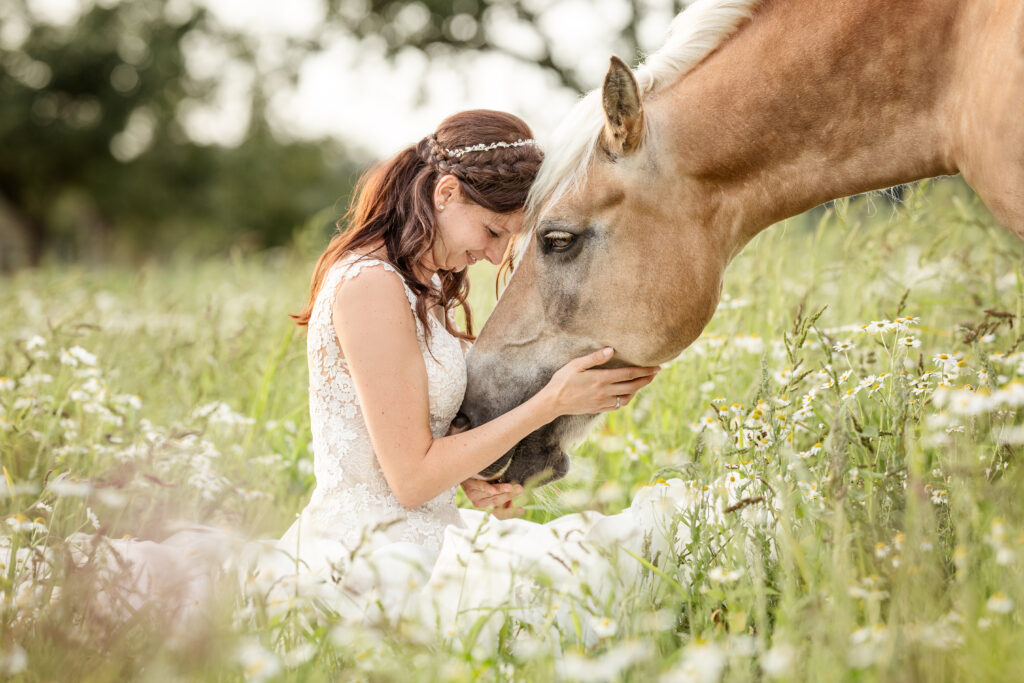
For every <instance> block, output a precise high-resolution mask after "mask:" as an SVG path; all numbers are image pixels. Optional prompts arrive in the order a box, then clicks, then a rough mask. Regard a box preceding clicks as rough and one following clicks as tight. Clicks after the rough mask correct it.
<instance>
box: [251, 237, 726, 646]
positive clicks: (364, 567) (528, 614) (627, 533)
mask: <svg viewBox="0 0 1024 683" xmlns="http://www.w3.org/2000/svg"><path fill="white" fill-rule="evenodd" d="M367 268H383V269H385V270H388V271H391V272H393V273H394V274H395V276H396V277H399V278H400V277H401V276H400V275H399V274H398V272H397V271H396V270H395V269H394V268H392V267H391V266H390V265H389V264H387V263H384V262H382V261H379V260H376V259H373V258H369V257H360V256H358V255H355V254H349V255H347V256H345V257H344V258H343V259H341V260H340V261H339V262H338V263H336V264H335V265H334V266H333V267H332V268H331V269H330V271H329V272H328V274H327V277H326V278H325V280H324V283H323V285H322V286H321V289H320V292H319V293H318V294H317V297H316V300H315V303H314V306H313V312H312V316H311V318H310V321H309V337H308V342H307V354H308V363H309V378H310V379H309V382H310V384H309V396H310V417H311V426H312V432H313V448H314V471H315V474H316V479H317V484H316V489H315V491H314V492H313V496H312V499H311V500H310V502H309V505H308V506H307V507H306V508H305V509H304V510H303V511H302V513H301V514H300V515H299V518H298V519H297V520H296V522H295V523H294V524H293V525H292V527H291V528H290V529H289V530H288V532H287V533H286V534H285V535H284V537H283V538H282V539H281V540H280V541H279V542H278V543H277V544H276V546H275V551H276V554H277V555H276V559H274V560H272V561H270V562H268V561H267V559H264V560H263V562H262V563H261V568H260V572H259V573H260V577H259V578H260V580H259V582H258V585H260V586H261V590H263V591H265V595H266V596H267V598H268V599H269V600H270V602H271V603H272V604H277V605H278V606H279V607H289V606H291V605H292V604H293V603H294V602H295V601H296V600H299V601H303V600H313V601H315V602H316V603H317V604H318V605H321V606H323V607H325V608H327V609H329V610H330V611H332V612H335V613H339V614H342V615H344V616H346V617H348V618H351V619H354V620H380V619H384V620H388V621H395V620H397V619H402V618H407V619H416V620H419V621H420V622H421V623H426V624H432V625H434V626H437V627H439V628H440V629H441V630H442V632H443V633H445V634H448V635H455V634H459V633H466V632H468V631H470V630H472V629H474V628H475V629H477V633H478V634H479V633H491V634H494V633H496V630H497V629H498V628H500V627H501V624H502V623H503V622H504V619H505V616H506V615H511V616H512V617H513V618H514V619H516V621H517V623H519V624H547V627H548V628H551V627H557V626H558V625H559V624H562V625H565V624H566V623H574V624H576V625H579V624H581V623H582V624H583V626H582V628H583V630H584V632H585V633H586V632H589V626H588V624H589V623H590V622H589V621H588V620H587V619H580V614H581V612H582V613H590V614H591V615H600V614H604V613H605V611H606V609H607V605H604V604H602V601H603V600H606V599H608V597H609V596H610V595H611V592H610V591H611V590H612V588H613V587H614V586H618V587H620V588H621V587H626V586H628V587H632V588H636V587H637V586H638V585H639V582H640V581H641V579H642V576H644V575H646V576H647V578H648V579H650V578H651V576H652V575H651V574H650V573H647V572H645V570H644V564H643V562H642V561H641V560H640V559H638V558H642V557H643V556H644V555H646V556H648V557H651V558H654V559H657V558H661V559H662V560H665V559H666V558H667V557H669V556H670V555H676V554H677V553H675V550H676V549H678V548H679V547H680V544H684V545H685V543H686V542H688V539H689V538H690V534H689V529H688V527H686V525H685V524H680V521H679V514H678V513H680V512H681V511H685V510H689V511H693V510H696V509H698V508H702V509H704V510H705V511H706V512H708V513H710V514H711V516H713V517H714V516H719V517H720V515H721V506H708V505H707V503H708V501H709V496H714V495H716V494H714V493H711V492H708V491H705V490H703V489H702V487H697V486H695V485H693V484H689V485H688V484H684V483H683V482H681V481H678V480H673V481H672V482H669V483H666V484H661V485H657V486H652V487H647V488H645V489H643V490H642V491H641V493H640V494H638V495H637V496H636V498H635V499H634V501H633V504H632V505H631V506H630V507H629V508H627V509H626V510H624V511H623V512H622V513H620V514H618V515H612V516H603V515H600V514H597V513H580V514H572V515H567V516H564V517H561V518H559V519H557V520H555V521H553V522H550V523H548V524H545V525H540V524H535V523H531V522H527V521H523V520H505V521H501V520H497V519H494V518H493V517H491V516H489V515H485V514H484V513H482V512H480V511H476V510H460V509H459V508H457V507H456V505H455V489H452V490H449V491H445V492H444V493H442V494H441V495H439V496H438V497H436V498H435V499H433V500H431V501H429V502H428V503H426V504H424V505H422V506H420V507H419V508H416V509H414V510H407V509H405V508H404V507H403V506H402V505H401V504H400V503H399V502H398V500H397V499H396V498H395V496H394V494H393V493H392V492H391V490H390V489H389V488H388V485H387V482H386V481H385V479H384V475H383V473H382V472H381V469H380V465H379V464H378V462H377V459H376V456H375V455H374V452H373V448H372V445H371V443H370V437H369V434H368V433H367V430H366V426H365V423H364V421H363V416H362V412H361V408H360V405H359V398H358V396H357V395H356V392H355V388H354V386H353V383H352V378H351V376H350V375H349V373H348V368H347V366H346V362H345V360H344V359H343V358H342V356H341V353H340V349H339V347H338V341H337V337H336V335H335V332H334V321H333V320H332V303H333V300H334V297H335V295H336V292H337V290H338V287H339V285H340V284H341V283H342V281H343V280H345V279H350V278H354V277H358V275H359V273H361V272H363V271H364V270H366V269H367ZM437 284H438V285H439V283H437ZM403 286H405V284H404V282H403ZM405 290H406V295H407V297H408V299H409V304H410V306H413V307H414V306H415V302H416V299H415V296H414V294H413V292H412V291H411V290H410V289H409V288H408V286H405ZM342 324H344V323H343V321H342ZM429 324H430V326H431V334H430V335H429V338H428V336H427V335H426V334H424V329H423V326H422V324H421V323H420V321H419V320H417V322H416V325H417V338H418V341H419V346H420V351H421V352H422V355H423V362H424V364H425V365H426V369H427V379H428V387H429V399H430V400H429V406H430V427H431V431H432V433H433V435H434V437H435V438H440V437H443V436H444V435H445V434H446V432H447V430H448V426H449V423H450V422H451V420H452V419H453V418H454V417H455V414H456V412H457V411H458V408H459V406H460V405H461V403H462V397H463V393H464V391H465V386H466V364H465V360H464V355H463V346H462V343H461V342H460V340H459V339H457V338H456V337H453V336H452V335H451V334H449V333H448V332H447V331H446V330H445V328H444V325H443V324H442V323H441V321H440V320H438V319H435V318H433V317H432V316H430V323H429ZM738 495H740V494H739V492H738V491H736V492H733V494H732V495H727V496H726V498H733V499H735V498H736V497H737V496H738ZM553 605H554V606H555V607H552V606H553ZM552 610H554V612H555V613H554V614H552ZM482 616H483V617H485V620H486V623H485V624H483V626H484V628H483V629H481V617H482Z"/></svg>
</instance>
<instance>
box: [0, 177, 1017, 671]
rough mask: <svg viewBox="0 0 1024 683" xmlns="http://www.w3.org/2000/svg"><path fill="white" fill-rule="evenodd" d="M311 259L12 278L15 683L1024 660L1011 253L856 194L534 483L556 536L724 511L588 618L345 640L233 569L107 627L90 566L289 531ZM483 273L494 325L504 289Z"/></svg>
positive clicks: (11, 660)
mask: <svg viewBox="0 0 1024 683" xmlns="http://www.w3.org/2000/svg"><path fill="white" fill-rule="evenodd" d="M311 225H314V224H313V223H311ZM317 225H318V223H317ZM322 247H323V236H322V234H321V233H320V232H318V231H317V230H315V229H314V228H306V229H300V230H298V231H297V232H296V233H295V237H294V239H293V241H292V244H291V245H290V246H288V247H286V248H281V249H277V250H274V251H269V252H262V253H247V252H245V251H241V250H240V251H238V252H237V253H234V254H232V255H231V256H229V257H226V258H223V259H220V260H201V261H198V262H197V261H195V260H193V259H190V258H188V257H186V256H185V255H183V254H182V255H177V256H175V255H171V256H170V257H168V258H167V260H165V261H163V262H160V263H153V264H150V265H145V266H141V267H139V268H106V269H102V270H101V269H90V268H88V267H82V266H65V265H57V264H53V265H49V266H45V267H43V268H40V269H36V270H32V271H24V272H21V273H19V274H17V275H15V276H13V277H12V278H10V279H7V280H4V281H2V282H0V292H2V296H0V320H2V321H3V322H2V325H0V457H2V465H3V480H2V481H0V508H2V509H0V515H2V530H0V675H2V676H3V677H5V678H10V679H12V680H18V681H48V680H72V679H80V680H90V681H108V680H109V681H115V680H129V679H132V680H154V681H165V680H179V679H182V680H254V681H270V680H289V681H290V680H296V681H320V680H332V681H333V680H367V681H369V680H373V681H391V680H395V681H398V680H400V681H403V683H406V682H412V681H438V680H444V681H449V680H450V681H469V680H478V679H479V680H497V681H513V680H514V681H520V680H522V681H547V680H554V679H558V680H579V681H620V680H621V681H664V682H667V683H671V682H675V681H702V682H716V681H748V680H765V679H768V680H782V681H798V680H813V681H846V680H851V681H876V680H877V681H887V680H913V681H943V680H992V681H998V680H1012V679H1015V678H1016V677H1018V676H1019V673H1018V672H1019V671H1021V670H1022V669H1024V629H1022V624H1021V616H1022V612H1021V606H1022V605H1024V571H1022V568H1024V495H1022V494H1024V467H1022V463H1021V462H1020V455H1021V448H1022V445H1024V242H1022V241H1020V240H1019V239H1017V238H1015V237H1013V236H1012V235H1010V234H1009V233H1008V232H1007V231H1005V230H1004V229H1002V228H1001V227H999V226H998V225H997V224H996V223H995V222H994V221H993V219H992V218H991V217H990V216H989V215H988V214H987V212H986V211H985V210H984V208H983V207H982V205H981V204H980V202H979V201H978V200H977V199H976V198H974V196H973V195H972V194H971V193H970V192H969V191H968V190H967V189H966V188H965V186H964V185H963V184H962V183H960V182H959V181H955V180H943V181H935V182H925V183H922V184H920V185H918V186H916V187H915V188H913V189H911V190H909V191H908V193H907V194H905V195H904V197H903V199H902V201H900V202H898V203H896V204H892V203H890V202H889V201H888V200H886V199H884V198H882V197H881V196H879V195H873V196H867V197H862V198H858V199H855V200H847V201H840V202H836V203H835V204H833V205H830V206H828V207H819V209H817V210H815V211H813V212H811V213H808V214H805V215H803V216H800V217H798V218H795V219H791V220H789V221H787V222H785V223H783V224H780V225H778V226H775V227H773V228H772V229H770V230H768V231H766V232H765V233H764V234H762V235H760V236H759V237H757V238H756V239H755V240H754V241H753V242H752V243H751V244H750V245H748V246H747V248H746V249H745V250H744V252H743V253H742V254H741V255H740V256H739V257H737V259H736V261H735V262H734V263H733V264H732V266H731V267H730V268H729V270H728V272H727V279H726V282H725V285H724V288H723V295H722V299H721V302H720V304H719V308H718V312H717V314H716V315H715V317H714V319H713V320H712V321H711V323H710V325H709V326H708V328H707V330H706V331H705V332H704V334H703V335H702V336H701V337H700V338H699V339H698V340H697V341H696V342H695V343H694V344H693V345H692V346H691V347H690V348H689V349H687V350H686V351H685V352H683V353H682V354H681V355H680V356H679V357H678V358H677V359H676V360H675V361H673V362H672V363H670V364H669V365H667V366H666V367H665V369H664V370H663V371H662V372H661V373H660V375H659V376H658V378H657V379H656V380H655V382H654V383H653V384H652V385H651V386H650V387H648V388H647V389H645V390H643V391H642V392H641V393H640V394H638V396H637V398H636V400H635V401H634V402H633V403H632V404H631V405H630V406H628V407H627V408H625V409H623V410H622V411H620V412H616V413H611V414H609V415H607V416H606V418H605V419H604V420H603V421H602V422H601V423H600V425H599V426H598V427H597V428H596V429H595V430H594V431H592V432H591V433H590V435H589V436H588V437H587V439H586V440H585V441H584V442H583V443H582V444H580V445H579V446H578V447H577V448H576V449H575V451H574V453H573V457H572V468H571V470H570V472H569V474H568V476H567V477H566V478H565V479H563V480H561V481H559V482H557V483H555V484H552V485H550V486H548V487H544V488H542V489H538V490H532V491H527V492H526V494H525V495H524V497H523V499H522V501H523V504H524V505H525V507H526V508H527V513H526V517H527V519H530V520H533V521H537V522H545V521H549V520H552V519H555V518H557V517H559V516H561V515H564V514H568V513H573V512H578V511H581V510H596V511H599V512H602V513H605V514H614V513H616V512H618V511H620V510H622V509H623V508H624V507H627V506H629V505H630V504H631V501H634V500H636V499H638V498H645V497H651V496H657V495H659V491H667V490H669V489H673V490H675V489H679V490H686V491H691V492H694V494H695V495H699V494H700V493H701V492H703V491H712V492H714V491H717V490H728V492H729V494H730V495H728V496H722V497H721V498H720V500H721V503H720V504H718V505H717V507H715V506H712V507H713V508H714V509H709V510H705V511H704V512H699V511H698V512H693V513H690V512H687V513H682V512H681V513H680V515H679V516H680V519H677V520H676V523H677V524H678V526H673V533H672V536H671V540H672V543H671V547H670V548H668V549H667V550H666V551H664V552H661V551H655V550H654V549H653V547H652V551H651V553H646V554H643V555H637V556H636V557H635V561H636V565H635V566H634V567H631V568H630V571H631V575H639V576H641V578H642V580H640V581H623V582H622V583H621V585H619V586H616V587H614V588H608V592H606V593H602V594H598V595H590V596H587V599H586V600H577V599H575V598H573V597H572V596H558V595H555V594H554V593H552V594H551V595H550V603H551V604H550V608H551V610H552V613H554V612H556V611H559V610H561V613H562V614H568V615H569V619H568V621H566V620H564V619H554V618H552V621H551V622H550V625H551V629H549V630H547V631H540V630H537V629H532V628H527V627H524V626H523V625H522V624H520V623H519V622H518V621H517V619H516V616H515V605H514V595H513V596H510V598H509V601H510V602H509V610H508V613H507V615H499V616H500V618H501V628H500V630H499V631H498V632H497V633H496V634H495V635H493V637H492V636H491V635H488V634H490V631H473V630H470V631H469V632H459V633H445V632H441V633H438V632H436V631H435V630H431V629H430V628H429V627H428V625H424V624H417V623H413V622H407V621H400V622H398V623H386V624H381V623H360V622H353V621H351V620H346V619H344V618H341V617H338V616H337V615H332V614H331V613H329V612H325V611H324V610H321V609H318V608H317V606H316V604H314V603H312V602H301V601H297V602H295V603H291V604H289V605H287V606H286V607H283V608H282V607H280V606H278V607H275V606H273V605H269V604H267V603H265V602H263V601H261V600H260V599H259V596H256V595H254V594H253V593H252V592H251V591H248V590H246V581H247V578H248V577H246V576H245V575H244V572H236V571H226V572H224V573H223V575H222V576H218V577H215V580H216V590H215V591H214V593H213V595H214V599H213V600H211V604H208V605H204V606H203V609H202V610H201V614H200V616H198V617H196V618H195V619H192V620H191V621H190V622H189V624H188V628H187V629H182V628H173V627H168V625H167V622H166V621H165V620H163V619H161V618H160V617H161V615H160V614H159V613H158V612H157V611H155V610H154V609H153V608H152V606H148V605H147V604H145V603H144V602H142V603H126V604H125V605H123V606H121V608H119V609H117V610H113V611H112V610H111V609H109V607H108V608H105V609H104V608H102V607H100V606H98V604H97V599H96V597H97V592H98V590H99V589H98V588H97V586H99V585H100V582H101V580H102V577H100V576H98V575H97V574H96V573H95V572H90V571H89V570H88V566H89V565H88V563H87V562H82V561H81V557H82V553H83V550H82V548H96V547H97V546H98V545H101V544H102V540H103V539H120V538H124V537H130V538H136V539H140V540H152V541H162V540H164V539H166V538H167V537H168V536H170V535H171V534H172V533H173V532H174V531H175V530H176V529H180V528H182V527H183V526H184V525H189V524H203V525H212V526H216V527H218V528H221V529H229V530H231V532H232V533H234V534H236V535H237V537H238V538H239V539H243V540H246V541H251V540H253V539H261V538H263V539H266V538H271V539H272V538H276V537H279V536H280V535H281V533H282V532H283V531H284V530H285V529H286V528H287V527H288V526H289V524H291V522H292V521H293V520H294V516H295V514H296V513H297V512H298V511H299V510H300V509H301V508H302V506H303V505H304V504H305V502H306V501H307V500H308V497H309V494H310V491H311V489H312V487H313V484H314V478H313V467H312V453H311V452H310V436H309V417H308V412H307V395H306V389H307V370H306V356H305V337H304V332H303V331H302V330H301V329H300V328H297V327H296V326H295V325H294V324H292V323H291V321H290V320H289V318H288V317H287V314H288V313H289V312H295V311H297V310H299V309H300V308H301V306H302V304H303V303H304V302H305V297H306V296H307V293H308V283H309V276H310V272H311V269H312V265H313V261H314V260H315V257H316V254H317V253H319V251H320V250H321V249H322ZM480 268H481V271H480V272H478V273H475V274H474V282H473V291H472V297H471V301H472V303H473V306H474V310H475V311H476V313H477V320H481V319H483V318H484V317H485V315H486V313H487V311H488V310H489V308H490V306H492V305H493V301H494V272H493V271H487V270H483V268H484V267H483V266H481V267H480ZM640 276H641V275H640V274H638V277H640ZM623 315H629V312H628V311H623ZM460 496H461V494H460ZM463 504H464V505H466V504H467V503H466V502H465V500H464V499H463ZM181 561H183V562H187V561H188V558H187V557H185V558H182V560H181ZM556 603H559V604H556ZM566 624H568V625H566Z"/></svg>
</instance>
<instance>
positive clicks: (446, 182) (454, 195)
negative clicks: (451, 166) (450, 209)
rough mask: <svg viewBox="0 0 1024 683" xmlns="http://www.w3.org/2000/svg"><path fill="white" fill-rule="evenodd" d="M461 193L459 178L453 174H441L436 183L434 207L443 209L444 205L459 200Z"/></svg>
mask: <svg viewBox="0 0 1024 683" xmlns="http://www.w3.org/2000/svg"><path fill="white" fill-rule="evenodd" d="M460 194H461V190H460V187H459V179H458V178H456V177H455V176H453V175H451V174H448V175H445V176H441V177H440V178H438V179H437V184H436V185H434V207H435V208H437V209H438V210H441V211H443V210H444V207H445V206H447V205H448V204H451V203H452V202H453V201H455V200H457V199H458V198H459V195H460Z"/></svg>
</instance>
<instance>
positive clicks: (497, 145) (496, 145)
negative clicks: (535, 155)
mask: <svg viewBox="0 0 1024 683" xmlns="http://www.w3.org/2000/svg"><path fill="white" fill-rule="evenodd" d="M524 145H533V146H534V147H536V146H537V141H536V140H534V139H533V138H530V139H528V140H523V139H522V138H520V139H518V140H516V141H515V142H492V143H490V144H487V143H485V142H481V143H480V144H478V145H470V146H469V147H463V148H461V149H445V148H442V149H441V151H442V152H444V153H445V156H448V157H454V158H456V159H458V158H460V157H461V156H462V155H463V154H466V153H468V152H490V151H491V150H492V149H502V148H506V147H522V146H524Z"/></svg>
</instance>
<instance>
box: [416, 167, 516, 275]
mask: <svg viewBox="0 0 1024 683" xmlns="http://www.w3.org/2000/svg"><path fill="white" fill-rule="evenodd" d="M449 179H450V180H449ZM441 207H444V208H441ZM434 219H435V220H436V221H437V239H436V240H435V241H434V247H433V250H432V257H433V261H434V266H435V267H436V268H438V269H439V270H450V271H461V270H462V269H464V268H465V267H466V266H471V265H473V264H474V263H476V262H477V261H480V260H483V259H486V260H488V261H490V262H491V263H493V264H495V265H497V264H498V263H501V259H502V258H503V257H504V255H505V249H506V248H507V247H508V242H509V240H510V239H511V238H512V236H513V235H516V234H518V233H519V231H520V230H522V228H523V210H522V209H520V210H518V211H514V212H512V213H495V212H493V211H488V210H487V209H485V208H483V207H482V206H480V205H479V204H476V203H474V202H472V201H470V200H469V199H468V198H466V196H465V195H464V194H463V193H462V192H461V191H460V188H459V184H458V181H457V180H456V179H455V178H454V177H453V176H445V177H444V178H442V179H441V180H440V181H439V182H438V184H437V189H436V190H435V192H434Z"/></svg>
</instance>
